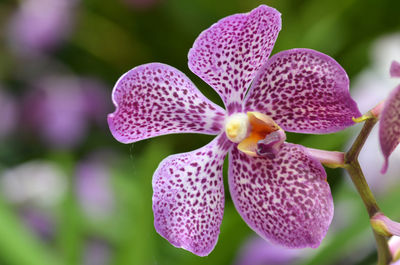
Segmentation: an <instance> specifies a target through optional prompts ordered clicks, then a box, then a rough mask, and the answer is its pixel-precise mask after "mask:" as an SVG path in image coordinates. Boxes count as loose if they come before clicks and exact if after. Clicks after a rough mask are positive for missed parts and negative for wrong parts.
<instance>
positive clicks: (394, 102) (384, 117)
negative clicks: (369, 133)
mask: <svg viewBox="0 0 400 265" xmlns="http://www.w3.org/2000/svg"><path fill="white" fill-rule="evenodd" d="M399 117H400V85H399V86H397V87H396V88H395V89H394V91H392V93H390V95H389V97H388V98H387V99H386V102H385V105H384V107H383V110H382V114H381V118H380V122H379V123H380V124H379V141H380V144H381V150H382V153H383V156H384V158H385V163H384V165H383V167H382V170H381V172H382V173H386V171H387V168H388V163H389V156H390V154H391V153H392V152H393V150H394V149H395V148H396V146H397V145H398V144H399V139H400V118H399Z"/></svg>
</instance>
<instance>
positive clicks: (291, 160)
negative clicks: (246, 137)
mask: <svg viewBox="0 0 400 265" xmlns="http://www.w3.org/2000/svg"><path fill="white" fill-rule="evenodd" d="M229 189H230V192H231V196H232V200H233V202H234V204H235V206H236V209H237V210H238V211H239V213H240V215H241V216H242V218H243V219H244V220H245V221H246V223H247V224H248V225H249V226H250V227H251V228H252V229H253V230H254V231H255V232H257V233H258V234H259V235H260V236H261V237H263V238H266V239H269V240H271V241H274V242H276V243H279V244H281V245H284V246H287V247H293V248H300V247H317V246H318V245H319V244H320V242H321V240H322V239H323V238H324V236H325V234H326V232H327V230H328V227H329V225H330V223H331V220H332V217H333V201H332V196H331V192H330V188H329V185H328V183H327V182H326V173H325V171H324V169H323V167H322V165H321V164H320V163H319V162H318V161H316V160H315V159H314V158H312V157H311V156H310V155H309V154H308V153H307V151H306V150H305V148H304V147H302V146H301V145H295V144H289V143H285V144H283V147H282V149H281V150H280V152H279V153H278V154H277V157H276V158H274V159H268V158H263V157H251V156H247V155H245V154H244V153H242V152H240V151H238V150H237V149H236V148H234V149H232V151H231V152H230V156H229Z"/></svg>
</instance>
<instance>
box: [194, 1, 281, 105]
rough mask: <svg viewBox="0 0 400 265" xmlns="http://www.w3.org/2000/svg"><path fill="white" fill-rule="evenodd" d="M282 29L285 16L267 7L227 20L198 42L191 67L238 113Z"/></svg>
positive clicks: (201, 36)
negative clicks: (282, 19) (282, 16)
mask: <svg viewBox="0 0 400 265" xmlns="http://www.w3.org/2000/svg"><path fill="white" fill-rule="evenodd" d="M280 29H281V14H280V13H279V12H278V11H277V10H275V9H274V8H271V7H268V6H265V5H261V6H259V7H257V8H255V9H253V10H252V11H251V12H249V13H246V14H236V15H232V16H229V17H226V18H223V19H221V20H220V21H218V22H217V23H215V24H214V25H212V26H211V27H210V28H208V29H206V30H205V31H203V32H202V33H201V34H200V36H199V37H198V38H197V39H196V41H195V42H194V44H193V48H192V49H190V51H189V55H188V57H189V68H190V69H191V70H192V71H193V73H195V74H196V75H198V76H199V77H201V78H202V79H203V80H204V81H205V82H207V83H208V84H209V85H210V86H211V87H213V88H214V89H215V90H216V91H217V92H218V94H219V95H220V96H221V98H222V100H223V101H224V103H225V106H226V107H227V110H228V112H229V113H233V112H238V111H240V110H241V105H242V104H241V102H242V100H243V98H244V95H245V93H246V91H247V89H248V87H249V85H250V83H251V81H252V80H253V78H254V76H255V75H256V73H257V71H258V69H259V68H260V67H261V66H262V65H263V64H264V63H265V61H266V60H267V59H268V57H269V55H270V53H271V51H272V48H273V46H274V44H275V40H276V38H277V36H278V33H279V31H280Z"/></svg>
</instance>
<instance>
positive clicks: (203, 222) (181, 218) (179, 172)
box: [108, 5, 360, 256]
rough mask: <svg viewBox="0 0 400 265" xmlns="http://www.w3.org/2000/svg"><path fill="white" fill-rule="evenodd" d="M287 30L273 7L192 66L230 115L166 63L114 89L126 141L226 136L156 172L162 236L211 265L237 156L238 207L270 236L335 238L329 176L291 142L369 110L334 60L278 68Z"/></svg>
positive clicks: (114, 117)
mask: <svg viewBox="0 0 400 265" xmlns="http://www.w3.org/2000/svg"><path fill="white" fill-rule="evenodd" d="M280 28H281V19H280V13H279V12H278V11H276V10H275V9H273V8H270V7H268V6H264V5H262V6H259V7H258V8H256V9H254V10H252V11H251V12H249V13H247V14H236V15H232V16H229V17H226V18H224V19H222V20H220V21H219V22H217V23H216V24H214V25H213V26H211V27H210V28H209V29H207V30H205V31H203V32H202V33H201V34H200V36H199V37H198V38H197V40H196V41H195V43H194V45H193V47H192V49H191V50H190V51H189V56H188V57H189V68H190V69H191V70H192V71H193V72H194V73H195V74H197V75H198V76H199V77H201V78H202V79H203V80H204V81H205V82H207V83H208V84H209V85H210V86H211V87H213V88H214V89H215V90H216V91H217V92H218V93H219V95H220V96H221V98H222V100H223V102H224V104H225V106H226V111H225V110H223V109H222V108H220V107H219V106H217V105H215V104H214V103H212V102H210V101H209V100H208V99H206V98H205V97H204V96H203V95H202V94H201V93H200V92H199V91H198V90H197V88H196V87H195V86H194V84H193V83H192V82H191V81H190V80H189V79H188V78H187V77H186V76H185V75H184V74H183V73H181V72H180V71H178V70H177V69H175V68H173V67H171V66H168V65H164V64H161V63H150V64H146V65H141V66H138V67H136V68H134V69H132V70H130V71H129V72H127V73H126V74H124V75H123V76H122V77H121V78H120V79H119V80H118V82H117V84H116V85H115V87H114V90H113V94H112V99H113V102H114V104H115V106H116V111H115V112H114V113H112V114H110V115H109V116H108V122H109V126H110V130H111V132H112V133H113V135H114V137H115V138H116V139H117V140H119V141H121V142H123V143H132V142H136V141H139V140H143V139H146V138H150V137H155V136H158V135H163V134H169V133H182V132H196V133H204V134H218V136H217V137H216V139H215V140H214V141H212V142H211V143H210V144H208V145H206V146H205V147H203V148H200V149H198V150H196V151H193V152H189V153H184V154H177V155H173V156H170V157H168V158H166V159H165V160H163V161H162V162H161V164H160V165H159V167H158V169H157V170H156V172H155V173H154V176H153V190H154V194H153V212H154V220H155V221H154V223H155V227H156V230H157V232H158V233H160V235H162V236H163V237H165V238H166V239H167V240H168V241H169V242H170V243H171V244H173V245H174V246H176V247H182V248H184V249H186V250H189V251H191V252H193V253H195V254H197V255H201V256H204V255H208V254H209V253H210V252H211V251H212V249H213V248H214V246H215V244H216V242H217V238H218V234H219V227H220V224H221V221H222V215H223V209H224V188H223V180H222V167H223V162H224V158H225V156H226V154H227V153H228V152H229V153H230V155H229V157H230V159H229V160H230V162H229V164H230V165H229V173H228V174H229V176H228V177H229V184H230V185H229V187H230V193H231V196H232V199H233V201H234V203H235V206H236V208H237V210H238V212H239V213H240V214H241V216H242V218H243V219H244V220H245V221H246V223H247V224H248V225H249V226H250V227H251V228H252V229H253V230H255V231H256V232H257V233H258V234H259V235H260V236H262V237H263V238H265V239H269V240H271V241H274V242H276V243H279V244H282V245H286V246H289V247H307V246H310V247H317V246H318V245H319V244H320V242H321V240H322V239H323V237H324V236H325V234H326V232H327V230H328V227H329V224H330V222H331V219H332V215H333V202H332V196H331V193H330V188H329V185H328V184H327V182H326V173H325V171H324V169H323V167H322V165H321V164H320V162H319V161H318V160H317V159H316V158H315V157H313V156H311V155H310V153H309V152H308V151H307V149H306V148H304V147H303V146H300V145H295V144H291V143H286V142H284V140H285V139H286V136H285V133H284V130H285V131H290V132H300V133H330V132H336V131H339V130H341V129H343V128H346V127H348V126H350V125H352V124H353V121H352V119H351V118H352V117H358V116H359V115H360V113H359V111H358V109H357V106H356V104H355V102H354V101H353V100H352V99H351V97H350V94H349V91H348V85H349V81H348V77H347V74H346V73H345V71H344V70H343V69H342V67H341V66H340V65H339V64H338V63H337V62H336V61H335V60H333V59H332V58H331V57H329V56H327V55H325V54H322V53H319V52H317V51H314V50H309V49H293V50H288V51H283V52H280V53H277V54H275V55H274V56H273V57H271V58H270V59H269V60H268V61H267V59H268V57H269V55H270V52H271V50H272V48H273V45H274V43H275V40H276V38H277V36H278V33H279V31H280ZM250 85H251V86H250ZM249 87H250V89H249V92H248V93H247V95H246V92H247V89H248V88H249ZM267 176H268V177H267Z"/></svg>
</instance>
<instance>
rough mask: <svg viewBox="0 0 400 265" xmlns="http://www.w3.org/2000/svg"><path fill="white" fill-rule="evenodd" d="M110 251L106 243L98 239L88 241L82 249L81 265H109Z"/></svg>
mask: <svg viewBox="0 0 400 265" xmlns="http://www.w3.org/2000/svg"><path fill="white" fill-rule="evenodd" d="M110 257H111V249H110V246H109V244H108V243H107V242H105V241H103V240H100V239H91V240H88V242H87V243H86V246H85V249H84V256H83V262H82V264H83V265H107V264H110Z"/></svg>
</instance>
